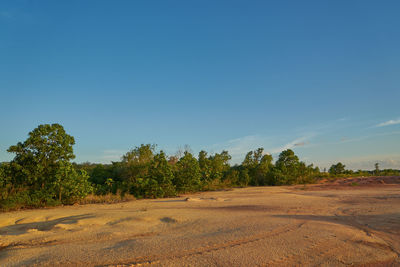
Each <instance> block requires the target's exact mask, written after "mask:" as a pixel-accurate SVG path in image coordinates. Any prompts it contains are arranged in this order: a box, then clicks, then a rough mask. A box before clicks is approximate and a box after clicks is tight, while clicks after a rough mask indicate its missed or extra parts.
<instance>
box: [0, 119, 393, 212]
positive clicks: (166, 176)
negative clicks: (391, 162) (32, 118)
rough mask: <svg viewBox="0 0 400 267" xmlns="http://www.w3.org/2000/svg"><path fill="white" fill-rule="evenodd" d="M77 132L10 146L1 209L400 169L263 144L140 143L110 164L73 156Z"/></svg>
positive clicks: (56, 130)
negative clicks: (361, 166)
mask: <svg viewBox="0 0 400 267" xmlns="http://www.w3.org/2000/svg"><path fill="white" fill-rule="evenodd" d="M74 144H75V140H74V138H73V137H72V136H70V135H68V134H67V133H66V132H65V130H64V128H63V127H62V126H61V125H59V124H51V125H49V124H45V125H39V126H38V127H37V128H36V129H34V130H33V131H32V132H30V133H29V136H28V139H27V140H25V141H24V142H23V143H21V142H20V143H18V144H16V145H15V146H11V147H10V148H9V149H8V152H11V153H14V154H15V157H14V159H13V160H12V161H11V162H6V163H0V209H2V210H10V209H18V208H29V207H43V206H52V205H60V204H73V203H97V202H101V203H102V202H118V201H124V200H129V199H135V198H159V197H170V196H176V195H177V194H180V193H186V192H194V191H199V190H215V189H222V188H227V187H244V186H248V185H251V186H264V185H290V184H307V183H313V182H315V181H316V180H318V179H321V178H330V179H331V178H334V177H343V176H369V175H399V171H397V170H380V169H379V164H378V163H377V164H375V169H374V170H373V171H362V170H359V171H357V172H353V171H351V170H346V169H345V165H343V164H342V163H340V162H339V163H337V164H334V165H332V166H331V167H330V168H329V172H328V173H326V172H325V171H324V172H320V170H319V168H318V167H314V166H313V165H312V164H311V165H306V164H305V163H304V162H302V161H300V160H299V158H298V157H297V156H296V155H295V153H294V152H293V151H292V150H290V149H287V150H285V151H283V152H282V153H280V155H279V157H278V159H277V160H276V162H275V164H274V163H273V158H272V156H271V155H269V154H266V153H265V152H264V149H263V148H258V149H257V150H255V151H250V152H248V153H247V154H246V156H245V158H244V160H243V162H242V163H241V164H240V165H235V166H230V164H229V161H230V159H231V156H230V155H229V153H228V151H222V152H221V153H215V154H213V155H208V153H207V152H206V151H200V153H199V154H198V157H197V158H196V157H195V156H194V155H193V154H192V153H191V152H190V151H189V149H186V150H185V151H184V152H180V153H179V154H178V155H172V156H167V155H166V154H165V153H164V152H163V151H162V150H161V151H159V152H158V153H157V151H156V146H155V145H151V144H142V145H140V146H138V147H135V148H133V149H132V150H130V151H129V152H127V153H126V154H125V155H124V156H123V157H122V159H121V161H119V162H112V164H91V163H82V164H76V163H71V160H72V159H74V158H75V155H74V153H73V145H74Z"/></svg>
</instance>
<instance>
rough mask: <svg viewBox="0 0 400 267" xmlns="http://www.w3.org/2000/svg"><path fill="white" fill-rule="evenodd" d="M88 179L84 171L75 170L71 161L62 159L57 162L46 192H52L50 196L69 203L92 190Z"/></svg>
mask: <svg viewBox="0 0 400 267" xmlns="http://www.w3.org/2000/svg"><path fill="white" fill-rule="evenodd" d="M88 179H89V175H87V173H86V171H84V170H79V171H77V170H75V169H74V168H73V166H72V164H71V163H69V162H65V161H63V162H60V163H59V168H58V169H57V171H56V174H55V176H54V179H53V180H52V183H51V184H50V186H49V187H48V192H52V194H53V196H52V197H53V198H54V199H58V201H59V202H61V203H64V204H71V203H73V202H74V201H76V200H78V199H81V198H84V197H85V196H86V195H87V194H89V193H90V192H92V190H93V188H92V186H91V184H90V182H89V181H88Z"/></svg>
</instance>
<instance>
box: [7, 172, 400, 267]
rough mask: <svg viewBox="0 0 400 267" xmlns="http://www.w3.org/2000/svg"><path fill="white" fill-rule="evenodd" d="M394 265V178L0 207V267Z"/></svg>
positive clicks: (397, 259)
mask: <svg viewBox="0 0 400 267" xmlns="http://www.w3.org/2000/svg"><path fill="white" fill-rule="evenodd" d="M35 265H36V266H57V265H59V266H83V265H85V266H139V265H154V266H347V265H352V266H400V177H384V178H383V177H373V178H352V179H343V180H340V181H336V182H334V183H323V184H317V185H307V186H291V187H253V188H244V189H235V190H233V191H221V192H207V193H199V194H193V195H188V196H183V197H180V198H171V199H157V200H140V201H132V202H127V203H120V204H110V205H107V204H93V205H84V206H69V207H59V208H53V209H42V210H26V211H17V212H9V213H1V214H0V266H35Z"/></svg>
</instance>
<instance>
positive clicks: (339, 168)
mask: <svg viewBox="0 0 400 267" xmlns="http://www.w3.org/2000/svg"><path fill="white" fill-rule="evenodd" d="M345 167H346V166H345V165H343V164H342V163H341V162H338V163H337V164H332V166H331V167H330V168H329V171H328V172H329V174H331V175H338V174H343V173H344V172H345Z"/></svg>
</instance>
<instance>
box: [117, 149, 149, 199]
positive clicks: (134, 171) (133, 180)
mask: <svg viewBox="0 0 400 267" xmlns="http://www.w3.org/2000/svg"><path fill="white" fill-rule="evenodd" d="M155 148H156V146H155V145H151V144H146V145H144V144H142V145H140V146H139V147H135V148H134V149H132V150H131V151H129V152H127V153H126V154H125V155H124V156H123V157H122V162H121V164H120V165H119V166H116V167H117V172H118V173H119V174H118V176H122V177H121V180H122V181H123V183H124V186H125V187H127V188H128V190H129V192H130V193H131V194H133V195H135V196H136V195H137V194H138V192H137V191H135V190H136V189H137V185H136V184H137V183H139V182H140V183H143V179H144V178H147V177H149V169H150V165H151V162H152V160H153V158H154V150H155ZM139 179H141V180H140V181H139Z"/></svg>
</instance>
